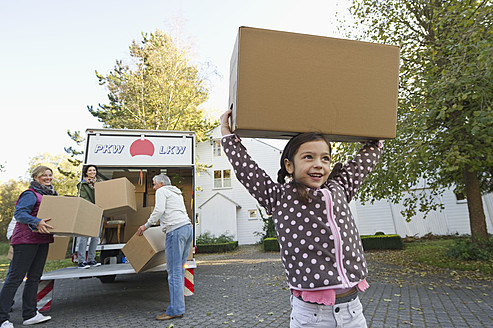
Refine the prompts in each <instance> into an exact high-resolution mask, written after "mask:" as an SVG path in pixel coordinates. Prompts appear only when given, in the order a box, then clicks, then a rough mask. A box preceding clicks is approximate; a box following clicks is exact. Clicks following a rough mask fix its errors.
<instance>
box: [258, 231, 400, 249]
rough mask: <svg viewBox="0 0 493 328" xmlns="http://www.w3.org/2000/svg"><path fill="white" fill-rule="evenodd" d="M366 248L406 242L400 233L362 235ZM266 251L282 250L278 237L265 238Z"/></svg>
mask: <svg viewBox="0 0 493 328" xmlns="http://www.w3.org/2000/svg"><path fill="white" fill-rule="evenodd" d="M361 242H362V243H363V249H364V250H366V251H367V250H371V249H402V248H403V247H404V244H403V242H402V238H401V236H399V235H377V236H373V235H372V236H367V235H363V236H361ZM263 244H264V251H277V252H279V251H280V248H279V243H278V242H277V239H276V238H265V239H264V242H263Z"/></svg>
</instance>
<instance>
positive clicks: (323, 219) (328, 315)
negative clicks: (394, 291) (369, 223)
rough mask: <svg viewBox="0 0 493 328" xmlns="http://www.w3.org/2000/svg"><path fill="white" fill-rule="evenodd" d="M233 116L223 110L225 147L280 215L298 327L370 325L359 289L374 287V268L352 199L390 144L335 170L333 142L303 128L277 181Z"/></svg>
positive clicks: (247, 182) (365, 150) (252, 188)
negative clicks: (236, 129) (244, 140)
mask: <svg viewBox="0 0 493 328" xmlns="http://www.w3.org/2000/svg"><path fill="white" fill-rule="evenodd" d="M230 116H231V110H228V111H227V112H226V113H224V114H223V115H222V116H221V133H222V135H223V138H222V145H223V148H224V151H225V153H226V156H228V158H229V161H230V162H231V164H232V165H233V168H234V171H235V174H236V177H237V178H238V180H239V181H240V182H241V183H242V184H243V185H244V186H245V187H246V188H247V189H248V191H249V192H250V193H251V194H252V196H253V197H255V199H256V200H257V201H258V202H259V203H260V204H261V205H262V206H263V207H264V208H265V209H266V211H267V212H268V213H269V214H271V215H272V218H273V220H274V225H275V228H276V233H277V240H278V241H279V244H280V247H281V257H282V263H283V265H284V271H285V274H286V279H287V282H288V284H289V287H290V290H291V307H292V312H291V320H290V327H366V320H365V318H364V316H363V308H362V305H361V303H360V301H359V298H358V291H363V290H365V289H366V288H368V283H367V282H366V280H365V278H366V276H367V273H368V271H367V268H366V261H365V258H364V255H363V247H362V244H361V240H360V237H359V234H358V230H357V228H356V224H355V222H354V219H353V217H352V215H351V211H350V209H349V202H350V201H351V199H352V198H353V196H354V194H355V192H356V191H357V189H358V188H359V186H360V184H361V183H362V182H363V180H364V178H365V177H366V175H367V174H369V173H370V172H371V171H372V169H373V167H374V166H375V165H376V163H377V161H378V159H379V157H380V155H381V153H382V144H381V143H380V142H368V143H367V144H366V145H364V146H363V147H362V149H361V150H360V151H359V152H358V154H357V155H356V157H355V158H354V160H352V161H349V162H347V163H346V164H344V165H336V168H335V169H334V170H333V171H332V173H331V171H330V159H331V155H330V153H331V148H330V143H329V142H328V141H327V140H326V139H325V138H324V137H323V135H321V134H317V133H303V134H299V135H297V136H295V137H293V138H292V139H291V140H290V141H289V142H288V143H287V145H286V147H285V148H284V151H283V154H282V156H281V169H280V170H279V172H278V177H277V183H276V182H274V181H272V179H271V178H270V177H269V176H268V175H267V174H266V173H265V172H264V171H263V170H262V169H260V168H259V167H258V166H257V164H256V163H255V162H254V161H253V160H252V159H251V158H250V156H249V155H248V154H247V152H246V149H245V147H244V146H243V145H242V144H241V143H240V140H239V138H238V137H237V136H236V135H234V134H231V130H230V127H229V123H228V122H229V121H228V120H229V117H230ZM329 174H330V176H329Z"/></svg>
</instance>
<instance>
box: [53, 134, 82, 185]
mask: <svg viewBox="0 0 493 328" xmlns="http://www.w3.org/2000/svg"><path fill="white" fill-rule="evenodd" d="M67 135H68V136H69V137H70V139H72V141H73V142H75V144H76V146H77V147H78V148H80V147H83V143H84V141H85V138H84V137H82V136H81V134H80V131H74V132H71V131H70V130H68V131H67ZM65 152H66V153H67V154H69V155H70V157H69V158H67V161H68V162H69V163H70V164H71V165H72V166H71V167H70V168H69V169H68V170H66V169H64V168H62V167H58V172H60V173H61V174H63V175H64V176H66V177H67V178H69V179H72V180H74V181H77V180H80V178H81V176H80V175H81V174H80V172H82V162H83V161H82V156H83V155H84V151H83V150H78V149H76V148H74V147H72V146H70V147H65Z"/></svg>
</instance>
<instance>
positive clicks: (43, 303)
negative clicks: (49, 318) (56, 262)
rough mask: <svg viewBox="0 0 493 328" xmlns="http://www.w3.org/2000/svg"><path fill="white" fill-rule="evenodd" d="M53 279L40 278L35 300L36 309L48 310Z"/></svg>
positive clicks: (40, 310) (51, 296)
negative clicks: (36, 303) (36, 302)
mask: <svg viewBox="0 0 493 328" xmlns="http://www.w3.org/2000/svg"><path fill="white" fill-rule="evenodd" d="M54 285H55V280H41V281H40V282H39V286H38V294H37V295H36V300H37V301H38V311H39V312H44V311H49V310H50V308H51V300H52V299H53V286H54Z"/></svg>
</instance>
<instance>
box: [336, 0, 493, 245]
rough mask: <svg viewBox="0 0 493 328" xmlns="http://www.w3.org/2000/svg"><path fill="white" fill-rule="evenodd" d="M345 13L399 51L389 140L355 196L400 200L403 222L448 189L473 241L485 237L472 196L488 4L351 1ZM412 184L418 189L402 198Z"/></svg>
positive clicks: (485, 129)
mask: <svg viewBox="0 0 493 328" xmlns="http://www.w3.org/2000/svg"><path fill="white" fill-rule="evenodd" d="M350 13H351V15H352V16H353V17H354V18H355V19H356V24H357V26H358V27H366V29H365V30H364V31H363V32H362V33H361V34H360V35H359V36H358V38H360V39H365V40H367V41H376V42H380V43H386V44H394V45H398V46H400V48H401V70H400V91H399V106H398V126H397V128H398V134H397V138H396V139H395V140H392V141H388V142H387V143H386V151H385V153H384V155H383V156H382V159H381V163H380V165H379V168H378V169H377V170H376V171H375V172H374V174H372V175H370V176H369V178H368V179H367V181H366V183H365V185H364V187H363V188H362V190H361V194H360V197H361V198H362V200H363V201H367V200H371V201H373V200H375V199H382V198H390V199H391V200H392V201H394V202H399V201H401V200H402V198H403V197H406V198H405V199H404V204H405V205H406V207H407V209H406V210H405V212H404V213H403V215H405V217H407V218H411V217H412V216H413V215H414V214H415V213H416V211H418V210H419V211H421V212H424V213H428V212H429V211H431V210H434V209H438V208H442V207H443V205H442V204H440V202H439V201H437V196H439V195H441V194H442V193H443V190H444V189H445V188H455V191H456V192H464V193H465V195H466V198H467V202H468V209H469V219H470V228H471V235H472V239H473V241H474V242H479V241H481V240H487V239H488V233H487V229H486V220H485V214H484V211H483V204H482V199H481V195H482V193H485V192H490V191H492V190H493V169H492V168H493V111H492V101H493V99H492V96H493V76H492V72H493V56H492V54H493V7H492V2H491V0H483V1H476V0H466V1H460V0H449V1H444V0H405V1H404V0H385V1H384V0H353V1H352V5H351V7H350ZM351 34H354V32H353V33H351V32H349V34H348V35H351ZM342 147H343V149H344V150H346V151H348V150H350V149H351V146H349V145H344V146H342ZM421 182H424V184H425V185H426V188H423V189H421V190H420V189H419V188H418V189H415V191H414V192H411V193H406V195H408V196H404V193H403V192H404V191H409V190H411V189H412V188H415V187H416V186H417V185H418V184H419V183H421Z"/></svg>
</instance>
